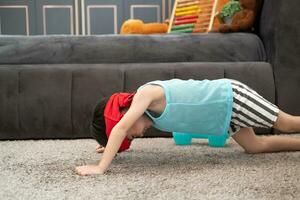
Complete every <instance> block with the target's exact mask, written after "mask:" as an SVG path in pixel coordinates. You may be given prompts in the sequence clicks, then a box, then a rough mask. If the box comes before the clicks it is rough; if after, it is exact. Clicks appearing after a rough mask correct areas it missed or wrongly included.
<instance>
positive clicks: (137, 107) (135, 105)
mask: <svg viewBox="0 0 300 200" xmlns="http://www.w3.org/2000/svg"><path fill="white" fill-rule="evenodd" d="M142 91H143V92H142ZM146 93H147V90H141V91H139V92H138V93H136V94H135V96H134V98H133V101H132V103H131V106H130V108H129V110H128V111H127V112H126V113H125V115H124V116H123V118H122V119H121V120H120V121H119V123H118V124H116V125H115V127H114V128H113V129H112V131H111V134H110V136H109V139H108V142H107V145H106V147H105V150H104V153H103V156H102V159H101V161H100V163H99V165H98V166H97V167H96V166H90V167H88V166H82V167H77V168H76V172H77V173H78V174H80V175H87V174H103V173H105V171H106V170H107V169H108V167H109V165H110V163H111V162H112V160H113V158H114V157H115V155H116V154H117V152H118V150H119V148H120V146H121V144H122V141H123V140H124V138H125V137H126V136H127V131H128V130H129V129H130V128H131V126H132V125H133V124H134V123H135V122H136V121H137V120H138V119H139V118H140V117H141V116H142V115H143V114H144V112H145V111H146V110H147V108H148V107H149V105H150V104H151V102H152V98H151V95H148V94H146ZM89 168H90V169H91V170H89ZM89 171H90V172H89Z"/></svg>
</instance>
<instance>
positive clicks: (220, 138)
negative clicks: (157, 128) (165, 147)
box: [173, 132, 228, 147]
mask: <svg viewBox="0 0 300 200" xmlns="http://www.w3.org/2000/svg"><path fill="white" fill-rule="evenodd" d="M192 138H202V139H208V145H209V146H211V147H224V146H225V144H226V140H227V139H228V134H227V133H226V134H223V135H206V134H195V133H179V132H173V139H174V141H175V144H176V145H190V144H191V143H192Z"/></svg>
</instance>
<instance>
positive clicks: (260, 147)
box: [245, 136, 268, 154]
mask: <svg viewBox="0 0 300 200" xmlns="http://www.w3.org/2000/svg"><path fill="white" fill-rule="evenodd" d="M267 151H268V143H267V141H266V139H265V136H258V137H257V140H256V142H255V144H252V145H249V146H247V148H245V152H246V153H248V154H257V153H265V152H267Z"/></svg>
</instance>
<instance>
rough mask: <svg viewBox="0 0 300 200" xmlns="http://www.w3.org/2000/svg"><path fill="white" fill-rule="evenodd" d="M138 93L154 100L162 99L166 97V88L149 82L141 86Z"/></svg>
mask: <svg viewBox="0 0 300 200" xmlns="http://www.w3.org/2000/svg"><path fill="white" fill-rule="evenodd" d="M136 95H138V96H141V97H145V98H150V99H151V100H152V101H157V100H160V99H162V98H163V97H164V95H165V94H164V89H163V88H162V87H161V86H159V85H154V84H148V85H145V86H143V87H142V88H140V89H139V90H138V91H137V93H136Z"/></svg>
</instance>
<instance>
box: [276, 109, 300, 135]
mask: <svg viewBox="0 0 300 200" xmlns="http://www.w3.org/2000/svg"><path fill="white" fill-rule="evenodd" d="M273 128H275V129H277V130H279V131H281V132H285V133H294V132H300V116H293V115H289V114H287V113H285V112H283V111H281V110H279V113H278V117H277V120H276V122H275V123H274V125H273Z"/></svg>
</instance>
